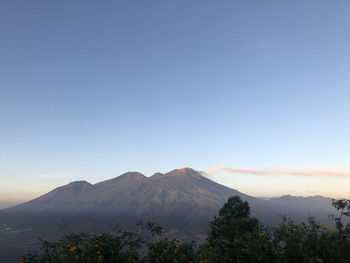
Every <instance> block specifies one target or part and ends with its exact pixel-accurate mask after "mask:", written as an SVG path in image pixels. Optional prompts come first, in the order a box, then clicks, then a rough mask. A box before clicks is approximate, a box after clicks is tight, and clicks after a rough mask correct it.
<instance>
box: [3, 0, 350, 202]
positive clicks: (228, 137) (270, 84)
mask: <svg viewBox="0 0 350 263" xmlns="http://www.w3.org/2000/svg"><path fill="white" fill-rule="evenodd" d="M349 12H350V2H348V1H337V2H336V3H335V2H329V1H325V0H321V1H319V0H317V1H316V0H311V1H307V2H305V1H283V2H276V1H264V2H261V1H257V0H253V1H249V2H247V1H220V2H213V1H203V0H201V1H197V0H195V1H190V2H188V1H176V2H171V1H165V2H164V1H146V2H145V1H135V2H130V1H106V2H104V3H100V2H98V3H97V2H96V1H90V0H88V1H74V2H72V1H67V0H64V1H60V2H50V3H49V2H47V1H43V0H38V1H26V2H21V3H20V4H19V3H15V2H14V1H2V2H1V3H0V25H1V26H0V35H1V38H2V41H1V42H0V57H1V61H0V125H1V129H0V145H1V146H0V178H1V184H0V207H1V203H2V204H5V203H8V202H14V201H15V202H17V201H19V200H23V201H24V200H29V199H32V198H34V197H37V196H39V195H41V194H44V193H46V192H48V191H50V190H52V189H54V188H55V187H58V186H61V185H64V184H66V183H69V182H72V181H75V180H86V181H89V182H91V183H96V182H98V181H103V180H106V179H110V178H113V177H116V176H118V175H120V174H122V173H124V172H125V171H128V170H135V171H140V172H141V173H143V174H145V175H147V176H150V175H152V174H153V173H155V172H167V171H170V170H172V169H175V168H181V167H192V168H194V169H198V171H206V169H208V168H213V167H226V168H227V169H226V168H225V169H222V170H220V171H217V172H215V173H213V174H210V175H208V176H209V177H210V178H211V179H212V180H214V181H216V182H219V183H221V184H223V185H226V186H229V187H231V188H234V189H237V190H239V191H241V192H243V193H246V194H249V195H252V196H280V195H283V194H291V195H302V196H310V195H323V196H330V197H336V198H339V197H344V198H350V192H349V191H348V189H347V187H346V186H349V185H350V170H349V167H350V164H349V156H350V136H349V134H350V114H349V112H350V103H349V101H350V89H349V87H348V85H349V83H350V75H349V72H350V17H349ZM329 171H332V172H329Z"/></svg>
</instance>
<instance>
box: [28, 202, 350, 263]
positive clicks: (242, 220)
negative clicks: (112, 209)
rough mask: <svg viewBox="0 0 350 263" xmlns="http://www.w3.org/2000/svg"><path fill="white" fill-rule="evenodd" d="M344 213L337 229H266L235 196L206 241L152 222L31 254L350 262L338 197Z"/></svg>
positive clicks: (313, 224)
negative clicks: (178, 235) (172, 234)
mask: <svg viewBox="0 0 350 263" xmlns="http://www.w3.org/2000/svg"><path fill="white" fill-rule="evenodd" d="M332 205H333V206H334V207H335V208H336V209H337V210H338V211H339V215H337V216H334V217H333V219H334V221H335V228H334V229H332V228H329V227H327V226H325V225H323V224H320V223H319V222H317V221H316V220H315V219H314V218H313V217H308V218H307V223H300V224H297V223H295V222H294V221H293V220H292V219H291V218H287V217H286V216H283V217H281V219H282V220H281V222H280V223H279V224H278V225H277V226H275V227H273V228H265V227H263V226H262V224H261V223H260V222H259V220H258V219H256V218H252V217H250V208H249V204H248V202H246V201H242V200H241V199H240V197H238V196H235V197H231V198H229V199H228V201H227V202H226V203H225V204H224V205H223V207H222V208H221V209H220V211H219V215H218V216H217V217H215V218H214V219H213V220H212V221H211V222H210V223H209V232H208V236H207V239H206V241H205V242H203V243H201V244H197V243H195V242H185V241H180V240H177V239H169V238H168V237H167V236H166V234H164V233H163V231H162V229H161V228H160V227H157V226H156V225H154V224H152V223H150V222H147V223H144V224H140V225H139V226H140V228H139V230H138V231H125V230H121V229H114V231H113V232H111V233H102V234H67V235H65V236H63V237H62V238H61V239H59V240H58V241H57V242H48V241H45V240H41V244H42V249H41V251H40V252H39V253H36V252H25V255H24V257H23V261H22V262H25V263H32V262H45V263H46V262H48V263H49V262H50V263H51V262H52V263H56V262H57V263H63V262H64V263H65V262H67V263H68V262H84V263H86V262H91V263H93V262H121V263H122V262H145V263H146V262H149V263H158V262H159V263H167V262H169V263H170V262H171V263H174V262H189V263H190V262H192V263H214V262H218V263H219V262H266V263H268V262H269V263H270V262H272V263H273V262H276V263H277V262H291V263H292V262H295V263H303V262H312V263H313V262H315V263H321V262H330V263H333V262H334V263H341V262H350V223H347V224H345V223H344V218H345V217H350V200H345V199H341V200H333V201H332Z"/></svg>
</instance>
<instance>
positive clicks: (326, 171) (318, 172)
mask: <svg viewBox="0 0 350 263" xmlns="http://www.w3.org/2000/svg"><path fill="white" fill-rule="evenodd" d="M219 172H228V173H234V174H253V175H274V174H285V175H296V176H339V177H350V168H301V169H239V168H233V167H226V166H214V167H209V168H207V169H206V170H205V171H202V173H204V174H207V175H211V174H215V173H219Z"/></svg>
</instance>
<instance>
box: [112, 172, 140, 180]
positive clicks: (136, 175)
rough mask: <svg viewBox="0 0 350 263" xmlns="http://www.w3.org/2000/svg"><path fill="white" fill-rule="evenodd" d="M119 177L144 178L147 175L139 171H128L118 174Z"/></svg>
mask: <svg viewBox="0 0 350 263" xmlns="http://www.w3.org/2000/svg"><path fill="white" fill-rule="evenodd" d="M117 178H120V179H122V178H129V179H131V178H132V179H143V178H146V176H144V175H143V174H142V173H139V172H130V171H129V172H126V173H124V174H122V175H120V176H118V177H117Z"/></svg>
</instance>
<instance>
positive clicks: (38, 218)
mask: <svg viewBox="0 0 350 263" xmlns="http://www.w3.org/2000/svg"><path fill="white" fill-rule="evenodd" d="M235 195H238V196H240V197H241V198H242V199H243V200H247V201H248V202H249V204H250V207H251V214H252V216H254V217H257V218H258V219H260V220H261V221H262V222H263V223H264V224H265V225H274V224H276V223H277V222H278V221H279V216H278V215H281V214H285V213H288V214H289V215H290V216H291V217H295V218H297V219H298V220H299V219H304V218H305V217H306V216H307V215H308V214H309V212H310V211H313V212H315V213H316V214H320V215H321V214H322V213H324V214H327V215H328V214H329V209H330V207H329V204H330V202H329V203H328V201H329V200H328V199H323V198H321V197H317V198H316V197H314V198H309V199H303V198H297V197H291V196H284V197H281V198H274V199H271V200H268V201H266V200H263V199H259V198H254V197H252V196H249V195H245V194H243V193H241V192H239V191H237V190H234V189H231V188H228V187H226V186H223V185H220V184H218V183H215V182H213V181H211V180H209V179H208V178H206V177H204V176H202V175H201V174H200V173H199V172H197V171H195V170H193V169H191V168H183V169H176V170H173V171H171V172H168V173H165V174H161V173H156V174H154V175H153V176H150V177H145V176H144V175H142V174H141V173H138V172H127V173H125V174H122V175H120V176H118V177H116V178H113V179H110V180H107V181H103V182H100V183H97V184H94V185H92V184H90V183H88V182H86V181H76V182H72V183H69V184H67V185H64V186H61V187H58V188H56V189H54V190H53V191H51V192H49V193H47V194H45V195H43V196H40V197H38V198H36V199H34V200H31V201H29V202H26V203H23V204H20V205H17V206H14V207H11V208H7V209H4V210H1V211H0V254H1V255H4V254H6V253H7V254H8V255H9V257H13V256H14V255H15V254H16V253H18V251H19V250H21V251H23V250H24V249H25V248H30V247H31V246H32V244H33V241H34V240H35V238H36V237H38V236H40V237H44V238H49V239H55V238H57V237H58V236H60V235H62V232H60V230H62V229H63V230H64V229H65V230H70V231H76V232H80V231H84V232H92V231H95V232H96V231H106V230H107V231H108V230H110V229H111V227H112V226H116V225H120V226H123V227H127V228H130V227H132V226H135V224H136V223H137V222H139V221H140V220H141V219H149V220H151V221H153V222H155V223H157V224H159V225H161V226H163V227H165V230H166V231H167V232H168V233H169V234H172V235H175V236H180V237H181V238H190V239H192V238H196V236H198V235H204V234H205V233H206V231H207V227H208V222H209V221H210V220H212V219H213V217H214V215H216V214H217V212H218V210H219V209H220V207H221V206H222V205H223V204H224V203H225V202H226V201H227V199H228V198H229V197H230V196H235ZM311 208H312V209H313V210H312V209H311ZM4 229H7V230H4ZM11 242H13V243H11ZM1 248H6V249H5V250H3V251H2V250H1ZM11 251H12V252H11ZM11 253H12V254H13V255H10V254H11Z"/></svg>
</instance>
